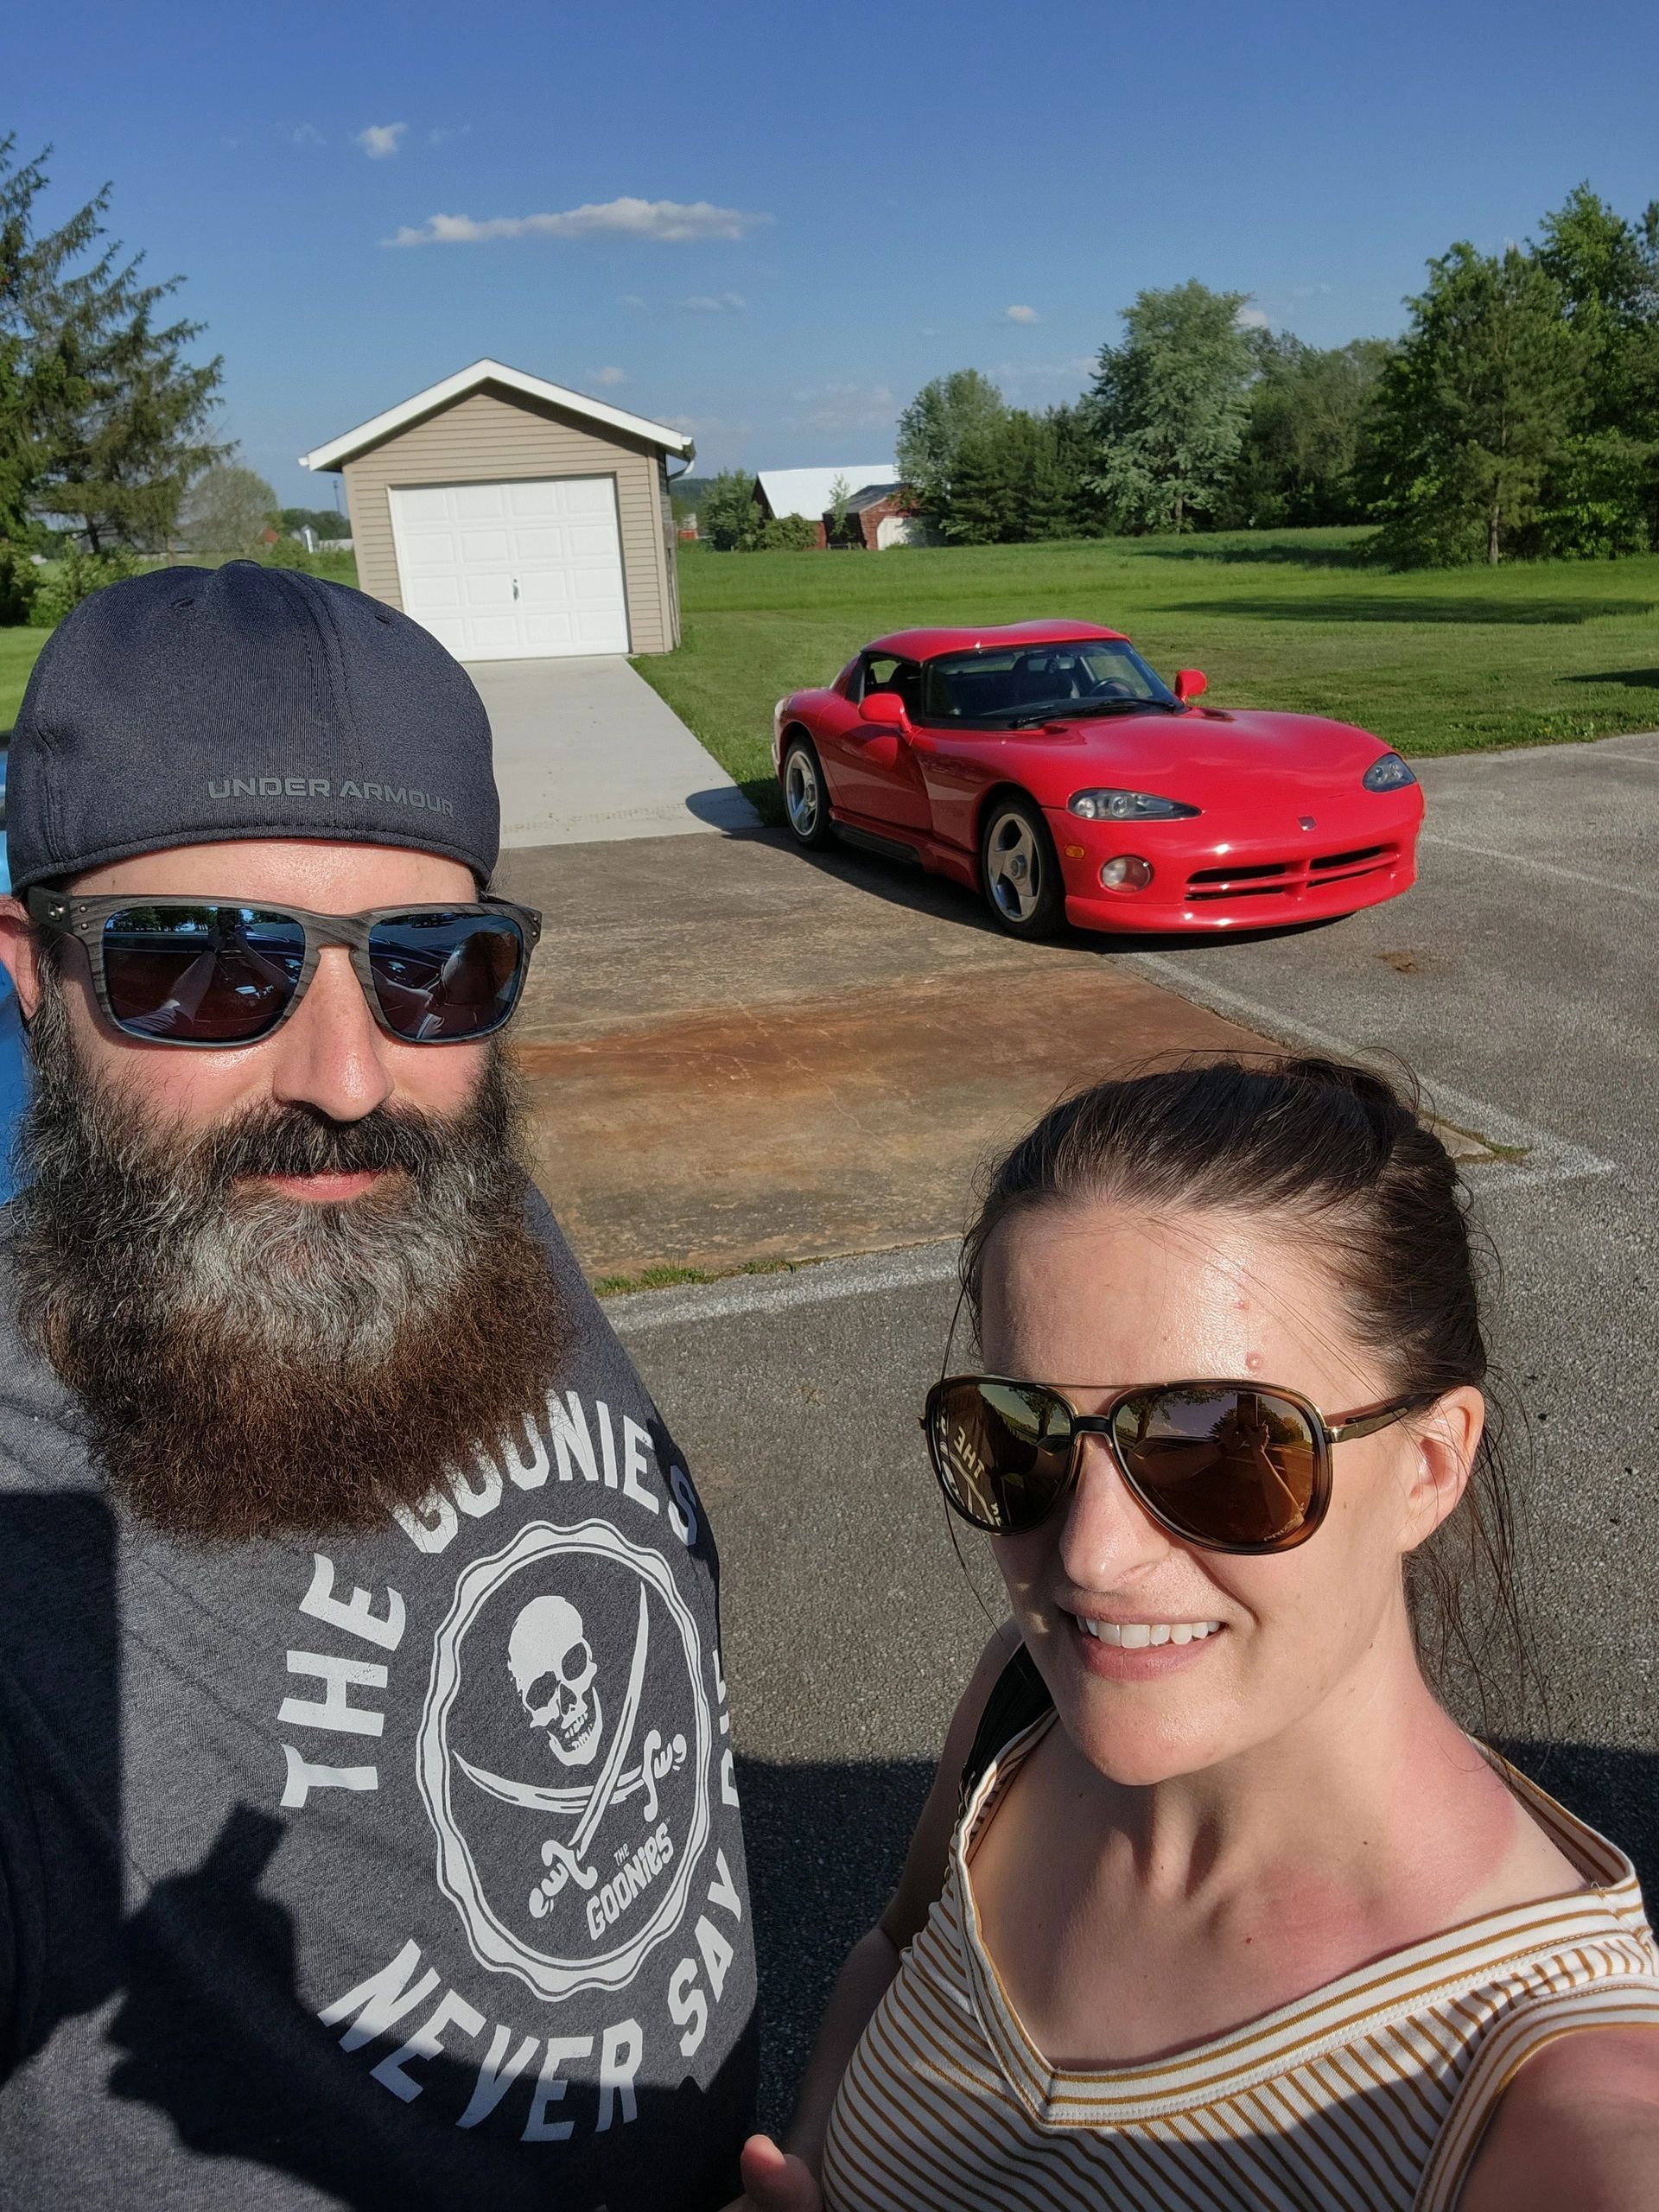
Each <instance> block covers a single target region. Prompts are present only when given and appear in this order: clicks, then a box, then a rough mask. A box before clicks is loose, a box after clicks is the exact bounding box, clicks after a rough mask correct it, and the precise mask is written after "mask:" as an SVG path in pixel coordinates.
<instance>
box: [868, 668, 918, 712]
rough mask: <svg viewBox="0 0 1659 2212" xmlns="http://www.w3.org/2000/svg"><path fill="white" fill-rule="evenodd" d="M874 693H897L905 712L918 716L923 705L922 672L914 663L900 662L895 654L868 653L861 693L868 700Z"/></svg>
mask: <svg viewBox="0 0 1659 2212" xmlns="http://www.w3.org/2000/svg"><path fill="white" fill-rule="evenodd" d="M872 691H896V692H897V693H898V695H899V697H900V698H901V699H902V700H903V701H904V702H905V711H906V714H909V715H918V714H919V713H920V712H921V705H922V671H921V670H920V669H919V668H918V667H917V665H916V664H915V662H914V661H911V660H899V658H897V657H896V656H895V655H893V653H866V654H865V656H864V688H863V690H861V692H860V693H859V696H860V698H861V699H868V697H869V696H870V694H871V692H872Z"/></svg>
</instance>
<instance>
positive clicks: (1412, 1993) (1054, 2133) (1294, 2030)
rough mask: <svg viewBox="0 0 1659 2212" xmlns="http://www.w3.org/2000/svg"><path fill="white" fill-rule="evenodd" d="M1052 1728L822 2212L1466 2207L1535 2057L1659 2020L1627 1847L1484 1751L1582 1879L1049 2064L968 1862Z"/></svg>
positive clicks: (857, 2124) (890, 2047)
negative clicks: (1155, 2044)
mask: <svg viewBox="0 0 1659 2212" xmlns="http://www.w3.org/2000/svg"><path fill="white" fill-rule="evenodd" d="M1052 1719H1053V1716H1052V1713H1051V1714H1050V1715H1049V1716H1048V1717H1047V1718H1046V1719H1043V1720H1041V1721H1039V1722H1036V1723H1034V1724H1033V1726H1029V1727H1027V1729H1025V1730H1024V1732H1022V1733H1021V1734H1020V1736H1018V1737H1016V1738H1015V1739H1014V1742H1013V1743H1012V1744H1010V1745H1008V1746H1007V1749H1006V1750H1005V1751H1003V1753H1002V1754H1001V1757H1000V1758H997V1759H995V1760H994V1761H993V1762H992V1763H991V1764H990V1765H989V1766H988V1768H987V1770H986V1771H985V1773H984V1774H983V1776H982V1778H981V1780H980V1781H979V1783H978V1785H977V1787H976V1789H974V1790H973V1792H972V1794H971V1796H969V1800H968V1802H967V1805H966V1807H965V1808H964V1811H963V1817H962V1820H961V1821H960V1822H959V1823H958V1825H957V1832H956V1834H955V1836H954V1838H953V1840H952V1842H951V1847H950V1864H949V1868H948V1871H947V1873H946V1878H945V1882H944V1890H943V1891H942V1893H941V1895H940V1897H939V1898H938V1902H937V1903H936V1904H935V1905H934V1907H933V1910H932V1911H931V1914H930V1915H929V1916H928V1921H927V1925H926V1926H925V1928H924V1929H923V1930H922V1932H921V1934H920V1935H919V1936H918V1937H917V1938H916V1940H915V1942H913V1943H912V1944H911V1945H910V1946H909V1948H907V1949H906V1952H905V1954H904V1955H903V1958H902V1959H901V1961H900V1962H899V1972H898V1974H897V1975H896V1976H895V1978H894V1980H893V1982H892V1983H891V1984H890V1986H888V1989H887V1994H886V1995H885V1997H884V1998H883V1999H882V2000H881V2003H880V2005H879V2007H878V2008H877V2010H876V2012H875V2014H874V2017H873V2018H872V2019H871V2021H870V2024H869V2025H868V2028H867V2029H866V2030H865V2031H864V2035H863V2037H862V2040H861V2042H860V2044H859V2046H858V2048H857V2050H856V2051H855V2053H854V2055H853V2059H852V2063H851V2064H850V2065H849V2068H848V2069H847V2073H846V2075H845V2076H844V2078H843V2080H842V2085H841V2088H840V2092H839V2094H838V2095H837V2097H836V2106H835V2111H834V2113H833V2114H832V2116H831V2120H830V2124H829V2139H828V2141H827V2143H826V2145H825V2149H824V2158H823V2194H824V2202H825V2205H826V2207H827V2208H828V2212H919V2208H923V2207H926V2208H929V2209H930V2212H931V2208H934V2207H946V2206H948V2207H950V2208H952V2212H1005V2208H1013V2207H1020V2208H1028V2209H1029V2212H1075V2208H1077V2207H1080V2206H1087V2207H1090V2208H1095V2207H1098V2208H1100V2209H1101V2212H1451V2208H1452V2206H1453V2205H1455V2203H1456V2201H1457V2196H1458V2192H1459V2190H1460V2188H1461V2187H1462V2185H1463V2182H1464V2180H1465V2177H1466V2175H1467V2172H1468V2170H1469V2166H1470V2163H1471V2160H1472V2158H1473V2156H1474V2153H1475V2151H1476V2149H1477V2147H1478V2144H1479V2142H1480V2138H1481V2134H1482V2132H1483V2130H1484V2127H1485V2125H1486V2123H1487V2121H1488V2120H1490V2118H1491V2113H1492V2110H1493V2108H1494V2107H1495V2105H1496V2104H1497V2099H1498V2097H1499V2096H1500V2095H1501V2094H1502V2092H1503V2088H1504V2087H1505V2086H1506V2084H1507V2083H1508V2082H1509V2081H1510V2077H1511V2075H1513V2074H1514V2072H1515V2070H1516V2067H1518V2066H1519V2065H1520V2064H1521V2063H1522V2061H1523V2060H1524V2059H1526V2058H1527V2057H1529V2056H1530V2055H1531V2054H1532V2053H1533V2052H1534V2051H1535V2050H1538V2049H1539V2048H1540V2047H1541V2045H1542V2044H1546V2043H1548V2042H1549V2041H1550V2040H1551V2039H1552V2038H1553V2037H1555V2036H1558V2035H1561V2034H1565V2033H1567V2031H1570V2030H1572V2029H1574V2028H1580V2027H1591V2026H1596V2025H1600V2024H1610V2025H1617V2026H1626V2025H1630V2024H1638V2023H1639V2024H1647V2025H1651V2026H1655V2027H1659V1950H1656V1948H1655V1944H1654V1938H1653V1932H1652V1930H1651V1929H1650V1928H1649V1925H1648V1923H1647V1919H1646V1917H1645V1915H1644V1913H1643V1905H1642V1893H1641V1890H1640V1888H1639V1887H1638V1885H1637V1878H1636V1873H1635V1870H1634V1869H1633V1867H1632V1866H1631V1865H1630V1861H1629V1859H1626V1858H1625V1856H1624V1853H1622V1852H1621V1851H1618V1849H1616V1848H1615V1847H1614V1846H1613V1845H1611V1843H1609V1842H1608V1841H1607V1840H1606V1839H1605V1837H1604V1836H1600V1835H1598V1834H1597V1833H1596V1832H1595V1830H1594V1829H1593V1828H1590V1827H1586V1826H1585V1825H1584V1823H1583V1822H1582V1821H1578V1820H1575V1819H1574V1818H1573V1815H1572V1814H1570V1813H1569V1812H1567V1810H1566V1808H1564V1807H1563V1806H1560V1805H1558V1804H1557V1803H1556V1802H1555V1801H1554V1798H1552V1797H1549V1796H1546V1795H1545V1793H1544V1792H1543V1791H1542V1790H1541V1789H1537V1788H1536V1787H1535V1785H1534V1784H1533V1783H1529V1781H1527V1779H1526V1778H1525V1777H1524V1776H1522V1775H1519V1774H1517V1773H1516V1772H1515V1771H1514V1770H1513V1769H1511V1768H1510V1767H1509V1766H1507V1765H1506V1764H1504V1763H1503V1761H1501V1760H1498V1759H1497V1758H1495V1757H1494V1755H1493V1754H1491V1753H1490V1752H1489V1753H1488V1754H1487V1756H1488V1757H1489V1758H1493V1764H1495V1765H1496V1766H1497V1768H1498V1770H1499V1771H1500V1772H1501V1773H1502V1774H1503V1778H1504V1780H1505V1781H1506V1782H1507V1783H1509V1785H1510V1788H1511V1789H1513V1790H1514V1791H1515V1793H1516V1796H1517V1797H1518V1798H1519V1799H1520V1801H1521V1802H1522V1805H1523V1806H1524V1807H1525V1808H1526V1810H1527V1811H1528V1812H1529V1814H1530V1815H1531V1816H1532V1818H1533V1819H1534V1820H1535V1821H1537V1822H1538V1824H1539V1826H1540V1827H1541V1828H1542V1829H1543V1830H1544V1832H1545V1834H1547V1835H1548V1837H1549V1839H1550V1840H1551V1842H1553V1843H1554V1845H1555V1847H1556V1848H1557V1849H1558V1850H1559V1851H1560V1853H1562V1855H1563V1857H1565V1858H1566V1859H1567V1860H1568V1861H1569V1862H1570V1863H1571V1864H1572V1865H1573V1866H1576V1867H1578V1868H1579V1869H1580V1872H1582V1874H1583V1876H1584V1879H1585V1883H1586V1887H1585V1888H1584V1889H1582V1890H1580V1891H1574V1892H1573V1894H1572V1895H1571V1896H1568V1897H1548V1898H1545V1899H1543V1900H1541V1902H1539V1903H1537V1904H1523V1905H1517V1906H1516V1907H1514V1908H1512V1909H1511V1910H1508V1911H1504V1912H1495V1913H1489V1914H1487V1915H1485V1916H1484V1917H1483V1918H1481V1919H1478V1920H1474V1921H1470V1922H1466V1923H1465V1924H1464V1925H1463V1926H1461V1927H1459V1928H1453V1929H1447V1930H1446V1933H1445V1934H1444V1935H1440V1936H1431V1937H1429V1938H1428V1939H1427V1942H1421V1943H1416V1944H1413V1945H1412V1946H1411V1947H1410V1948H1408V1949H1406V1950H1403V1951H1395V1952H1393V1953H1391V1954H1390V1955H1389V1956H1388V1957H1386V1958H1383V1959H1379V1960H1377V1961H1374V1962H1373V1963H1372V1964H1371V1965H1370V1966H1365V1967H1359V1968H1357V1970H1356V1971H1355V1972H1354V1973H1352V1974H1345V1975H1344V1976H1343V1977H1342V1978H1341V1979H1340V1980H1337V1981H1334V1982H1331V1983H1328V1984H1327V1985H1326V1986H1325V1987H1324V1988H1323V1989H1319V1990H1316V1991H1315V1992H1314V1993H1313V1995H1311V1996H1308V1997H1303V1998H1299V1999H1297V2000H1296V2001H1295V2002H1294V2004H1290V2005H1283V2006H1281V2008H1280V2009H1279V2010H1278V2011H1277V2012H1271V2013H1269V2014H1268V2015H1267V2017H1266V2018H1262V2019H1259V2020H1254V2021H1251V2022H1250V2023H1249V2024H1248V2025H1247V2026H1245V2027H1242V2028H1236V2029H1235V2030H1233V2031H1231V2032H1230V2034H1228V2035H1224V2036H1220V2037H1217V2038H1216V2039H1215V2040H1214V2041H1213V2042H1210V2043H1205V2044H1199V2045H1198V2046H1197V2047H1196V2048H1192V2049H1189V2050H1184V2051H1182V2052H1181V2053H1179V2056H1175V2057H1173V2058H1166V2059H1160V2060H1157V2061H1155V2062H1154V2063H1150V2064H1142V2065H1135V2066H1123V2067H1114V2068H1111V2069H1107V2070H1104V2071H1102V2072H1098V2073H1073V2072H1065V2071H1061V2070H1060V2069H1057V2068H1055V2067H1052V2066H1051V2065H1050V2064H1049V2063H1048V2061H1047V2060H1046V2058H1045V2057H1044V2056H1043V2055H1042V2053H1041V2052H1040V2051H1039V2050H1037V2049H1036V2047H1035V2046H1034V2045H1033V2043H1032V2041H1031V2038H1030V2037H1029V2036H1028V2035H1027V2033H1026V2031H1025V2029H1024V2028H1023V2027H1022V2026H1021V2024H1020V2019H1019V2018H1018V2016H1017V2015H1016V2013H1015V2012H1014V2008H1013V2006H1012V2005H1010V2004H1009V2002H1008V1999H1007V1995H1006V1994H1005V1993H1004V1991H1003V1989H1002V1986H1001V1981H1000V1980H999V1978H998V1975H997V1971H996V1968H995V1966H994V1965H993V1963H992V1961H991V1960H990V1958H989V1957H988V1955H987V1953H986V1951H985V1948H984V1945H983V1943H982V1941H981V1939H980V1934H979V1927H978V1921H977V1916H976V1911H975V1908H974V1903H973V1897H972V1893H971V1891H970V1889H969V1880H968V1866H969V1861H970V1859H971V1858H972V1856H973V1852H974V1847H975V1845H976V1842H977V1841H978V1839H979V1837H980V1836H981V1835H982V1834H983V1832H984V1830H985V1827H987V1825H988V1822H989V1820H990V1817H991V1815H992V1814H993V1812H994V1811H995V1808H996V1803H997V1800H998V1798H999V1797H1000V1796H1001V1794H1002V1792H1003V1790H1004V1789H1007V1785H1008V1783H1009V1782H1010V1781H1011V1780H1012V1778H1013V1777H1014V1774H1015V1773H1016V1772H1017V1771H1018V1770H1019V1767H1020V1764H1021V1762H1022V1761H1023V1760H1024V1759H1025V1758H1026V1757H1027V1755H1028V1753H1029V1752H1030V1751H1031V1750H1032V1748H1033V1745H1035V1744H1036V1742H1037V1741H1038V1739H1039V1737H1040V1736H1041V1735H1042V1733H1043V1732H1044V1730H1045V1729H1046V1728H1047V1727H1048V1726H1051V1725H1052Z"/></svg>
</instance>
